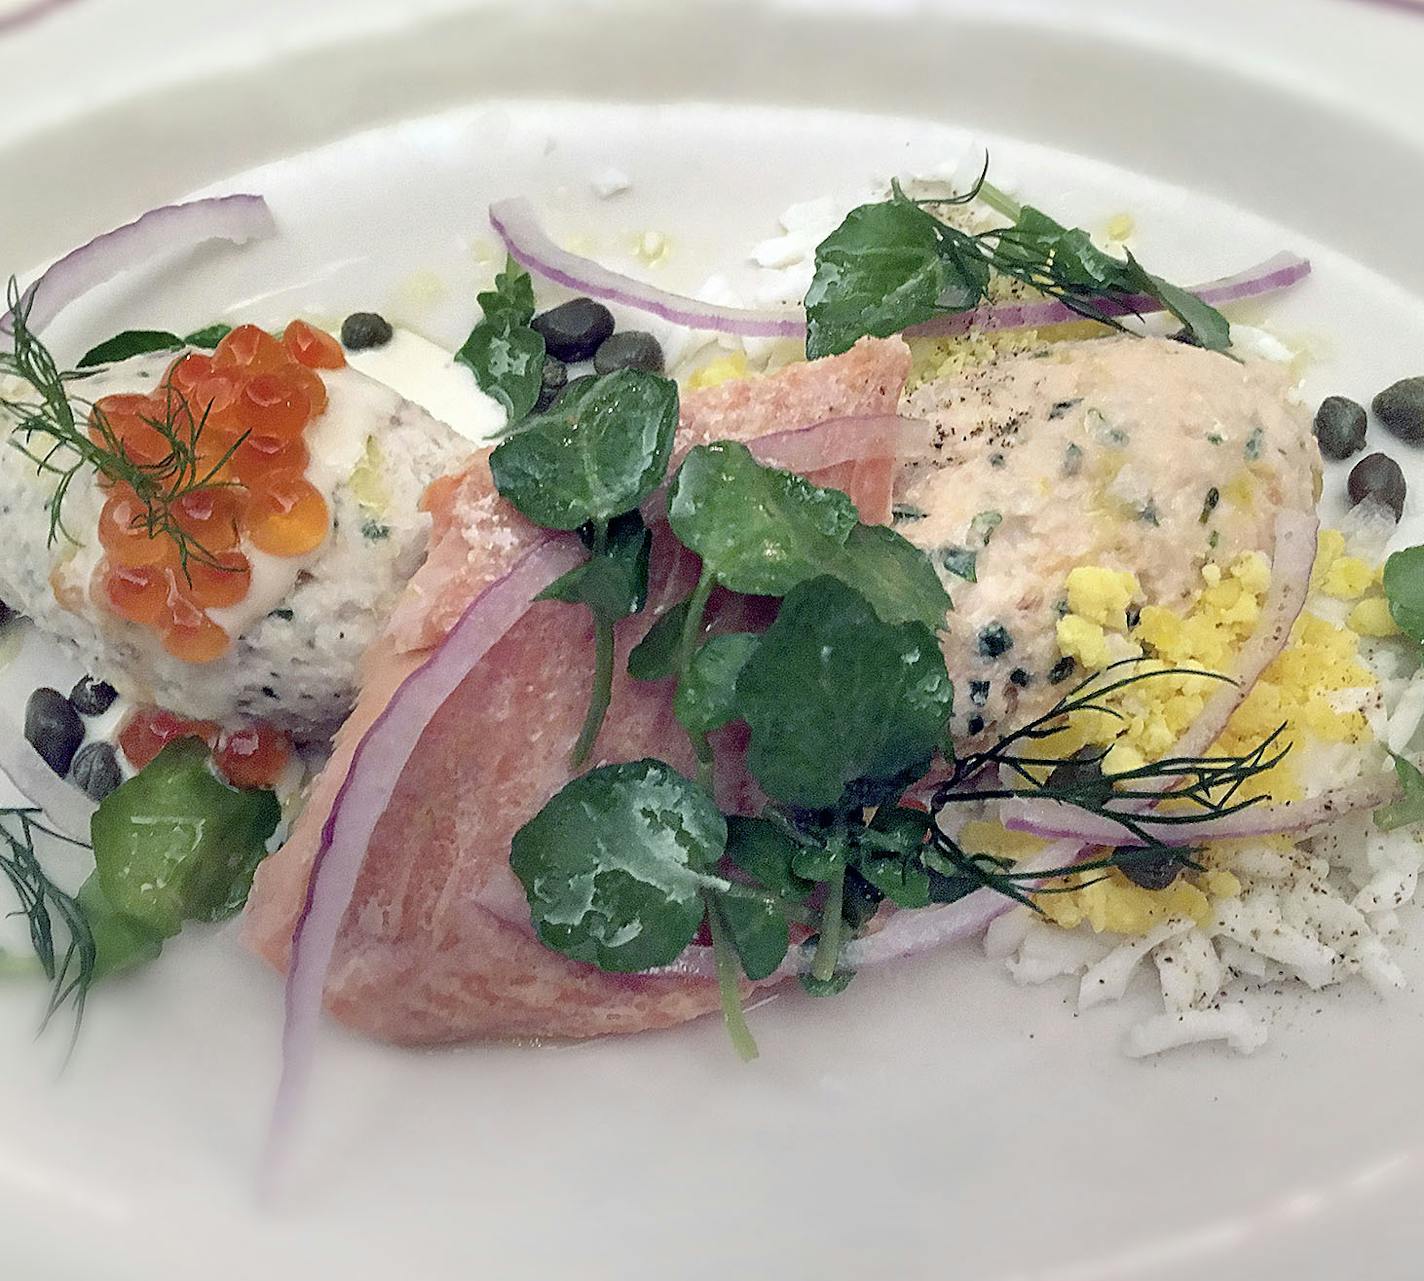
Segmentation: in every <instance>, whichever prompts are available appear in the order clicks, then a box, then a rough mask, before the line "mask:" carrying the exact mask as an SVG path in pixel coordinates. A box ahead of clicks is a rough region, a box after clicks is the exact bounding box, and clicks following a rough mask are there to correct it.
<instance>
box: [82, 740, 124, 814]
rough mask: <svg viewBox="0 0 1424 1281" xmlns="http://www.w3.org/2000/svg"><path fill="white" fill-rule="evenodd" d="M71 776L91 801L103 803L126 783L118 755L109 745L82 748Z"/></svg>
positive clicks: (92, 745)
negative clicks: (111, 793)
mask: <svg viewBox="0 0 1424 1281" xmlns="http://www.w3.org/2000/svg"><path fill="white" fill-rule="evenodd" d="M69 776H70V778H72V779H73V780H74V784H75V786H76V787H78V788H79V789H80V790H81V791H82V792H83V793H84V794H85V795H86V796H87V797H89V799H90V800H91V801H102V800H103V799H104V798H105V797H106V796H108V794H109V793H110V792H112V791H114V790H115V788H117V787H118V786H119V784H120V783H122V782H123V781H124V772H123V770H122V769H121V768H120V767H119V758H118V754H117V753H116V752H115V751H114V749H113V747H112V746H111V745H110V744H108V743H86V744H85V745H84V746H83V747H81V748H80V749H79V754H78V755H77V756H75V758H74V765H73V768H72V769H71V770H70V775H69Z"/></svg>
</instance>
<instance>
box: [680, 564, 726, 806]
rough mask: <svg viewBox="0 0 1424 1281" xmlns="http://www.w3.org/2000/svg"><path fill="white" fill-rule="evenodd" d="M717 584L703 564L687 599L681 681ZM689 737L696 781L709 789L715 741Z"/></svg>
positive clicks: (688, 668) (712, 783) (689, 666)
mask: <svg viewBox="0 0 1424 1281" xmlns="http://www.w3.org/2000/svg"><path fill="white" fill-rule="evenodd" d="M716 585H717V576H716V575H715V574H714V573H712V571H711V570H709V569H708V568H707V566H706V565H704V566H703V567H702V576H701V577H700V578H699V579H698V580H697V587H696V588H695V589H694V591H693V593H692V597H691V599H690V600H689V601H688V602H687V617H686V619H684V620H683V624H682V637H681V639H680V640H679V641H678V647H677V680H678V684H679V685H681V684H682V682H683V681H685V680H686V679H687V674H688V672H689V671H691V670H692V660H693V657H694V656H695V655H696V653H697V641H698V638H699V637H700V636H701V635H702V619H703V617H704V616H705V615H706V613H707V602H708V600H709V599H710V598H711V596H712V589H713V588H714V587H715V586H716ZM689 737H690V738H691V739H692V750H693V751H694V752H695V753H696V755H697V781H698V782H699V783H700V784H701V785H702V786H703V787H705V788H706V789H707V790H708V791H709V792H710V791H712V790H713V788H714V786H715V784H716V776H715V766H716V758H715V757H714V755H713V752H712V744H711V743H710V742H708V741H707V735H706V734H691V735H689Z"/></svg>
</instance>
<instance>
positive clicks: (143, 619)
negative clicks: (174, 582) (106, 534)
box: [96, 561, 169, 627]
mask: <svg viewBox="0 0 1424 1281" xmlns="http://www.w3.org/2000/svg"><path fill="white" fill-rule="evenodd" d="M96 588H97V590H96V595H97V596H98V598H99V603H100V604H101V605H103V607H104V608H105V609H107V610H108V611H109V613H111V614H114V615H115V616H117V617H119V618H122V619H126V620H127V621H128V622H130V623H138V624H140V625H141V626H144V627H153V626H155V625H156V624H157V623H158V622H159V621H160V620H161V619H162V618H163V617H164V616H165V614H166V613H167V609H168V590H169V587H168V571H167V570H166V569H163V568H162V567H160V566H153V565H148V566H137V567H133V568H130V567H129V566H127V565H115V564H113V563H112V562H110V561H103V562H101V563H100V566H99V570H98V582H97V585H96Z"/></svg>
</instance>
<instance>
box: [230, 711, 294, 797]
mask: <svg viewBox="0 0 1424 1281" xmlns="http://www.w3.org/2000/svg"><path fill="white" fill-rule="evenodd" d="M291 759H292V744H291V741H290V740H289V739H288V738H287V736H286V735H285V734H283V733H282V732H281V731H280V730H277V729H274V728H273V727H272V726H271V725H268V724H266V723H265V722H263V721H259V722H258V723H257V724H255V725H249V726H246V727H245V728H243V729H235V730H229V731H228V732H227V733H225V734H224V735H223V736H222V737H221V738H220V739H218V746H217V751H216V752H215V753H214V754H213V763H214V764H215V765H216V766H217V767H218V769H219V770H220V771H221V772H222V774H223V775H224V777H226V779H227V781H228V782H229V783H231V784H232V785H233V786H234V787H271V786H272V785H273V784H274V783H275V782H276V781H277V779H278V778H280V777H281V774H282V771H283V770H284V769H286V768H287V762H288V761H290V760H291Z"/></svg>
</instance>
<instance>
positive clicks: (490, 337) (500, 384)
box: [455, 259, 545, 428]
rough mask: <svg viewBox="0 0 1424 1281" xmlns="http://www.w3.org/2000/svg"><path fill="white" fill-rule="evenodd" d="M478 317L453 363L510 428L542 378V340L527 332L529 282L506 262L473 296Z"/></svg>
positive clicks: (531, 295)
mask: <svg viewBox="0 0 1424 1281" xmlns="http://www.w3.org/2000/svg"><path fill="white" fill-rule="evenodd" d="M476 301H478V302H479V304H480V308H481V312H482V316H481V319H480V322H479V324H477V325H476V326H475V327H474V329H472V330H471V331H470V336H469V337H468V338H466V339H465V342H464V344H463V345H462V346H461V348H460V350H459V351H457V352H456V353H455V359H456V360H458V361H459V362H460V363H461V364H463V365H468V366H469V368H470V369H471V370H472V371H473V372H474V375H475V381H476V382H478V383H479V385H480V389H481V390H482V391H484V392H485V393H486V394H487V395H490V396H493V397H494V398H495V399H496V400H497V401H499V402H500V404H502V405H503V406H504V408H505V410H506V412H507V413H508V416H509V423H508V425H509V427H511V428H513V427H515V426H516V425H517V424H518V423H519V422H520V421H521V420H522V419H523V418H525V417H526V416H527V415H528V414H529V413H530V412H531V411H532V410H533V408H534V406H535V404H536V403H537V402H538V399H539V389H540V386H541V384H542V382H543V378H544V355H545V352H544V336H543V335H542V334H540V333H539V332H538V331H536V330H534V329H532V328H530V325H529V322H530V321H531V320H532V319H533V318H534V282H533V281H532V280H530V278H529V273H528V272H527V271H525V270H524V269H523V268H522V267H520V266H519V265H518V264H517V263H515V262H514V260H513V259H510V260H509V261H508V262H507V263H506V265H505V269H504V270H503V271H502V272H500V273H499V275H497V276H496V277H495V278H494V288H493V289H492V290H489V291H487V292H485V293H482V294H480V295H479V296H478V298H477V300H476Z"/></svg>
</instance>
